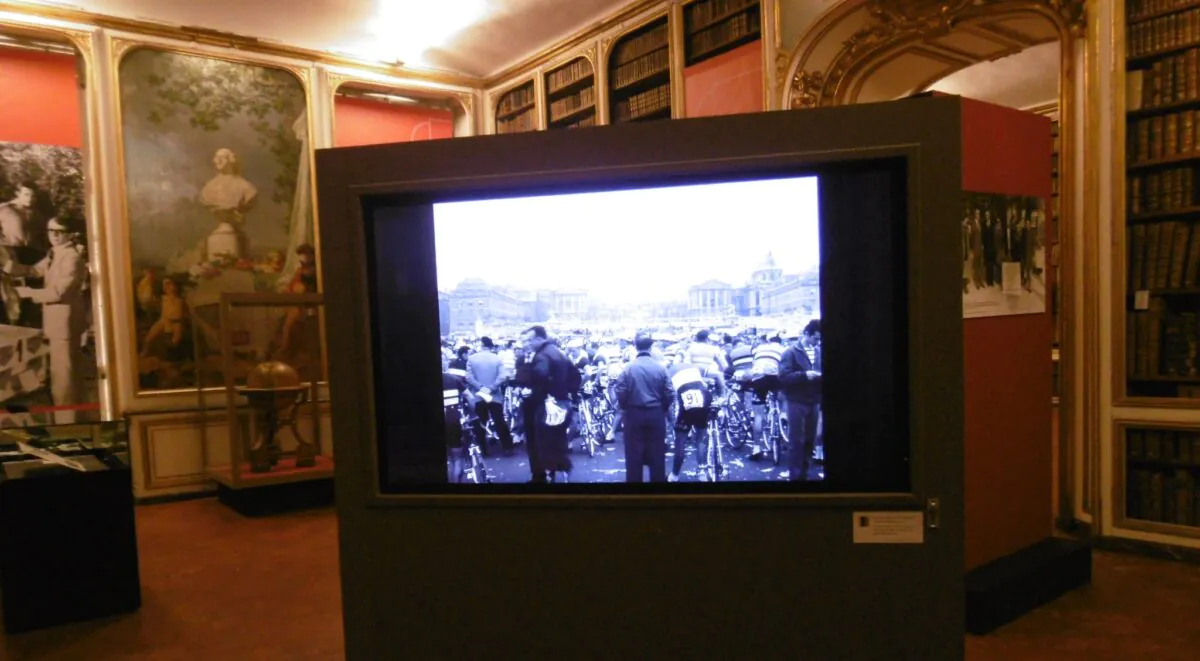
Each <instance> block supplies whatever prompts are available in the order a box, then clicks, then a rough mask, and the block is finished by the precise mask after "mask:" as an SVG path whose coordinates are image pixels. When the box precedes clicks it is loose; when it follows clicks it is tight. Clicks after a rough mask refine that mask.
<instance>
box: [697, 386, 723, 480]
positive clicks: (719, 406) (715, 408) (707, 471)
mask: <svg viewBox="0 0 1200 661" xmlns="http://www.w3.org/2000/svg"><path fill="white" fill-rule="evenodd" d="M724 406H725V402H724V401H713V403H712V405H711V406H710V407H709V409H708V411H709V417H708V425H706V429H705V437H706V439H707V444H708V447H707V448H706V449H705V453H704V455H705V460H704V464H703V465H702V466H701V467H700V470H701V471H702V473H701V476H702V479H703V478H704V477H707V478H708V479H707V480H705V481H706V482H720V481H721V477H722V476H723V475H724V474H725V455H724V453H723V452H722V451H721V446H722V445H723V443H721V430H722V428H723V427H724V426H725V424H724V423H725V411H724Z"/></svg>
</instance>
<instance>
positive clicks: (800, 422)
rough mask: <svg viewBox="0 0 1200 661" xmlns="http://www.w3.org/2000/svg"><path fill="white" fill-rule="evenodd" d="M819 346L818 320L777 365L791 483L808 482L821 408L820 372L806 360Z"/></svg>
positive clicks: (819, 328)
mask: <svg viewBox="0 0 1200 661" xmlns="http://www.w3.org/2000/svg"><path fill="white" fill-rule="evenodd" d="M820 343H821V320H820V319H813V320H812V321H810V322H808V325H807V326H805V327H804V332H803V333H801V335H800V341H799V342H797V343H796V344H794V345H792V346H790V347H788V349H787V350H786V351H784V352H783V358H781V359H780V361H779V385H780V387H781V388H782V390H783V394H784V397H785V398H786V399H787V414H788V443H789V444H790V445H791V449H790V450H789V457H788V459H789V461H788V463H789V475H788V479H790V480H791V481H793V482H802V481H805V480H807V479H808V468H809V464H810V463H811V462H812V455H813V445H814V443H815V442H816V438H817V416H818V414H819V407H820V405H821V372H820V371H819V370H818V369H817V368H816V366H815V365H814V364H813V359H812V358H810V357H809V351H812V352H813V353H814V354H815V355H819V354H817V347H818V346H819V345H820Z"/></svg>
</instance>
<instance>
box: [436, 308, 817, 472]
mask: <svg viewBox="0 0 1200 661" xmlns="http://www.w3.org/2000/svg"><path fill="white" fill-rule="evenodd" d="M821 362H822V361H821V323H820V320H817V319H814V320H812V321H810V322H808V324H807V325H806V326H804V328H803V330H802V331H800V332H797V333H794V334H788V333H784V332H768V333H759V332H758V330H757V329H748V330H746V331H743V332H740V333H738V334H736V335H732V334H720V335H718V334H715V333H713V332H712V331H711V330H708V329H701V330H699V331H697V332H695V334H694V335H693V336H692V337H691V338H690V339H689V340H688V341H684V342H671V341H668V340H664V339H657V338H655V336H654V335H653V334H652V333H651V332H649V331H642V332H639V333H637V334H636V335H635V336H634V337H633V338H632V341H631V340H630V339H629V338H623V337H622V338H613V337H609V338H603V339H592V338H587V337H579V336H575V337H561V338H553V337H551V336H550V335H549V333H547V330H546V328H545V327H543V326H540V325H535V326H531V327H529V328H527V329H526V330H525V331H523V332H522V333H521V334H520V336H519V338H518V339H509V340H501V341H500V343H499V344H498V343H497V342H496V341H495V340H493V339H492V338H490V337H480V338H477V339H474V340H472V341H466V340H459V341H458V343H457V344H456V343H454V342H452V341H450V340H443V342H442V368H443V369H442V371H443V377H442V378H443V393H444V403H445V423H446V447H447V455H448V456H447V465H448V467H449V469H450V480H451V481H452V482H453V481H458V479H459V475H460V474H461V466H462V464H463V460H464V457H465V455H466V453H467V452H468V450H469V447H468V442H464V436H468V435H470V434H464V433H463V431H464V430H463V428H462V418H461V417H460V415H459V410H460V404H461V403H466V404H467V405H468V406H469V408H470V410H472V411H473V413H474V416H473V421H472V424H473V425H474V426H475V429H474V430H468V431H469V432H472V433H473V435H474V438H476V439H478V441H477V442H478V443H479V444H480V446H481V447H480V448H479V449H480V451H481V452H483V453H484V454H488V453H490V452H491V451H492V449H491V448H489V447H488V443H487V441H486V438H487V435H486V434H484V433H483V427H484V426H485V425H488V424H489V423H490V425H491V427H492V428H493V429H494V430H495V436H496V437H497V440H498V443H499V445H500V451H501V452H502V453H503V454H504V455H505V456H513V455H514V454H515V453H516V452H517V450H516V445H518V444H520V443H522V442H523V444H524V445H525V451H526V452H527V454H528V462H529V467H530V481H531V482H534V483H546V482H561V481H569V479H570V473H571V470H572V462H571V459H570V456H569V438H568V430H569V429H570V428H571V422H572V419H573V418H574V417H575V416H576V415H577V413H578V404H579V401H580V393H581V391H582V390H583V389H584V384H585V383H588V382H589V380H592V379H596V378H597V377H598V376H600V375H607V377H608V379H607V382H608V383H609V384H610V385H609V387H610V388H611V394H612V396H613V397H612V399H613V400H614V401H615V403H616V405H617V411H616V416H615V420H614V421H613V424H612V426H611V428H610V430H609V431H608V438H607V439H606V440H608V441H615V436H616V434H617V433H621V434H622V436H623V442H624V449H625V467H626V476H625V477H626V481H627V482H643V481H645V480H646V479H647V476H648V479H649V481H651V482H674V481H678V480H679V477H680V471H681V469H682V464H683V462H684V455H685V453H684V451H683V450H684V443H685V442H686V439H687V438H689V437H693V438H694V437H695V436H697V435H702V434H703V433H704V431H705V430H706V429H707V427H708V424H709V423H710V415H711V411H712V408H713V404H714V402H716V401H719V400H720V398H724V397H732V396H740V397H743V398H744V400H745V401H744V403H745V405H746V406H747V408H748V409H750V410H751V411H753V414H754V416H753V418H754V432H755V433H754V436H753V438H755V439H758V438H759V437H760V432H761V429H762V425H763V419H764V412H765V410H766V409H767V407H768V405H769V403H771V402H772V401H773V402H774V403H776V404H777V405H778V407H779V409H780V411H781V414H782V417H783V418H784V420H785V421H786V423H785V424H786V429H787V440H788V445H789V446H790V448H791V449H790V450H789V452H788V457H789V459H788V466H789V479H791V480H805V479H807V476H808V474H809V466H810V463H811V462H812V461H813V447H814V442H815V441H816V438H817V435H818V422H819V418H820V404H821ZM733 383H736V384H739V385H740V386H741V387H740V388H737V389H736V391H737V393H740V395H737V394H735V392H734V390H735V389H733V388H730V387H729V386H730V385H731V384H733ZM514 393H515V394H516V399H517V400H518V401H519V404H518V405H517V409H518V410H517V414H516V415H515V416H511V417H510V416H506V415H505V401H506V398H508V399H509V401H512V398H511V395H512V394H514ZM510 419H511V420H512V422H513V424H511V425H510V424H509V422H510ZM668 427H671V428H673V429H674V432H675V433H674V434H673V436H674V453H673V454H674V456H673V461H672V462H671V466H670V467H668V465H667V457H666V454H667V436H668V434H667V432H668ZM647 474H648V475H647Z"/></svg>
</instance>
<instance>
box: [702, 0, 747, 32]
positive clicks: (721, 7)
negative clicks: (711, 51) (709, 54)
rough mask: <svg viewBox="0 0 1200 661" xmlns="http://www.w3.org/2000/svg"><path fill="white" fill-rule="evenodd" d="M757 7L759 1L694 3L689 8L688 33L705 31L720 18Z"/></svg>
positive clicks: (717, 0) (714, 0)
mask: <svg viewBox="0 0 1200 661" xmlns="http://www.w3.org/2000/svg"><path fill="white" fill-rule="evenodd" d="M756 6H758V0H708V2H697V3H694V4H692V5H690V6H689V7H688V8H687V31H688V32H695V31H696V30H701V29H704V28H706V27H708V25H709V23H711V22H712V21H713V19H714V18H716V17H718V16H725V15H728V14H734V13H736V12H739V11H742V10H743V9H748V8H750V7H756Z"/></svg>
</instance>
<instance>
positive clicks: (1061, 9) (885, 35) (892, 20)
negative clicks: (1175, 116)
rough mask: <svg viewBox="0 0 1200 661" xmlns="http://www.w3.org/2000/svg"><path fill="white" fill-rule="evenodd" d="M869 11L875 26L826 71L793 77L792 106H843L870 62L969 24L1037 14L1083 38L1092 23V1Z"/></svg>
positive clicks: (986, 1) (917, 2)
mask: <svg viewBox="0 0 1200 661" xmlns="http://www.w3.org/2000/svg"><path fill="white" fill-rule="evenodd" d="M866 10H867V13H868V15H869V16H870V24H869V25H867V26H865V27H863V28H862V29H860V30H859V31H858V32H855V33H854V34H853V35H851V36H850V38H849V39H847V40H846V41H845V42H844V44H843V45H842V48H841V50H840V51H839V52H838V54H837V55H836V56H835V57H834V59H833V61H832V62H831V63H830V65H829V66H828V67H827V68H826V69H825V70H824V71H806V70H803V69H800V70H797V72H796V74H795V75H793V76H792V80H791V83H790V84H791V89H790V97H791V107H793V108H812V107H816V106H822V105H833V104H835V103H838V102H842V101H844V100H843V99H841V97H842V96H843V95H844V94H845V93H846V87H845V83H846V80H847V77H848V74H851V73H852V72H854V71H856V70H858V69H859V68H861V67H862V66H863V64H864V63H866V62H871V61H874V60H877V59H878V58H880V57H881V56H883V55H884V54H885V53H888V52H890V51H894V50H896V49H898V48H901V47H903V46H905V45H908V44H913V43H920V42H927V41H930V40H933V39H936V38H938V37H942V36H945V35H946V34H949V33H950V32H951V31H953V30H954V29H955V28H956V27H957V26H958V25H959V24H961V23H965V22H967V21H978V20H982V19H995V18H996V17H999V16H1005V15H1011V14H1021V13H1027V14H1028V13H1032V14H1039V15H1042V16H1045V17H1046V18H1048V19H1050V20H1052V21H1054V22H1055V23H1056V24H1058V25H1059V27H1060V28H1061V29H1063V30H1064V31H1069V32H1070V33H1071V34H1073V35H1075V34H1081V33H1082V31H1083V29H1084V27H1085V26H1086V22H1087V10H1086V0H911V1H909V2H896V1H895V0H866ZM801 64H803V63H801Z"/></svg>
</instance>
